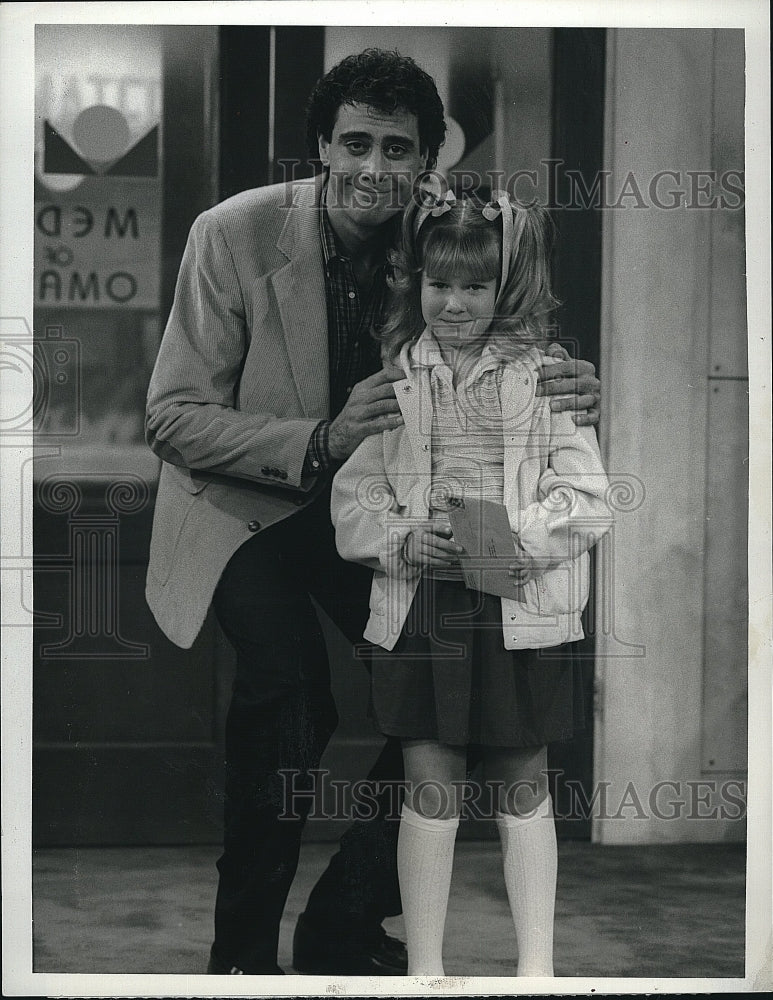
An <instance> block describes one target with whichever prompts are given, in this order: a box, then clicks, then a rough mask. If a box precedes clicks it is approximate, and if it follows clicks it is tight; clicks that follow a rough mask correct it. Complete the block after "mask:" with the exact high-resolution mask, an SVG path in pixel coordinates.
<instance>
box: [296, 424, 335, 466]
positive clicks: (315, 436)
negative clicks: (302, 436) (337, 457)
mask: <svg viewBox="0 0 773 1000" xmlns="http://www.w3.org/2000/svg"><path fill="white" fill-rule="evenodd" d="M329 438H330V421H329V420H320V422H319V423H318V424H317V426H316V427H315V428H314V430H313V431H312V432H311V437H310V438H309V443H308V445H307V447H306V458H305V460H304V462H303V474H304V475H305V476H319V475H322V474H323V473H325V472H327V471H328V470H329V469H330V467H331V465H332V459H331V458H330V450H329V447H328V441H329Z"/></svg>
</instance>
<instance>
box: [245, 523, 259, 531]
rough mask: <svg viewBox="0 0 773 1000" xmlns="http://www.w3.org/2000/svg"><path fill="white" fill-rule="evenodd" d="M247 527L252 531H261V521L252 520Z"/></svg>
mask: <svg viewBox="0 0 773 1000" xmlns="http://www.w3.org/2000/svg"><path fill="white" fill-rule="evenodd" d="M247 527H248V528H249V530H250V531H260V521H250V522H249V523H248V525H247Z"/></svg>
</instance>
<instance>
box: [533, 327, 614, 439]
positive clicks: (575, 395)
mask: <svg viewBox="0 0 773 1000" xmlns="http://www.w3.org/2000/svg"><path fill="white" fill-rule="evenodd" d="M545 353H546V354H548V355H549V356H550V357H552V358H559V359H560V360H559V362H558V363H557V364H556V363H555V362H554V363H552V364H548V365H545V366H544V367H543V368H542V371H541V373H540V376H539V382H538V383H537V395H538V396H556V395H558V396H563V397H564V398H563V399H552V400H551V401H550V408H551V410H554V411H559V410H574V411H575V412H574V413H573V414H572V417H573V419H574V422H575V423H576V424H579V425H580V426H582V425H585V424H597V423H598V422H599V401H600V400H601V382H599V380H598V378H596V369H595V367H594V366H593V365H592V364H591V362H590V361H582V360H579V361H574V360H573V359H572V358H570V357H569V355H568V353H567V352H566V351H565V350H564V348H563V347H561V345H560V344H551V345H550V347H548V349H547V351H546V352H545Z"/></svg>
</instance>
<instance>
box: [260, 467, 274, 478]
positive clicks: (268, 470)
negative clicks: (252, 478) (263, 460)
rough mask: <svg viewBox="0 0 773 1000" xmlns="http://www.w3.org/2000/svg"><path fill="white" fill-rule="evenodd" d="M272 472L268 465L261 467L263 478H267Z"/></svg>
mask: <svg viewBox="0 0 773 1000" xmlns="http://www.w3.org/2000/svg"><path fill="white" fill-rule="evenodd" d="M270 472H271V469H269V467H268V466H267V465H261V467H260V474H261V476H267V475H268V474H269V473H270Z"/></svg>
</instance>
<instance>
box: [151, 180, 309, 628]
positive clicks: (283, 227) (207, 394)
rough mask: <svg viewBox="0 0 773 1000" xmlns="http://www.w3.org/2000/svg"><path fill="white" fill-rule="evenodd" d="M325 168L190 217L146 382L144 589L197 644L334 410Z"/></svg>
mask: <svg viewBox="0 0 773 1000" xmlns="http://www.w3.org/2000/svg"><path fill="white" fill-rule="evenodd" d="M319 194H320V184H319V181H317V182H314V181H301V182H299V183H294V184H290V185H275V186H272V187H266V188H259V189H257V190H253V191H245V192H243V193H242V194H239V195H236V196H235V197H233V198H230V199H228V200H227V201H224V202H223V203H221V204H220V205H216V206H215V207H214V208H212V209H210V210H209V211H206V212H204V213H203V214H202V215H201V216H199V218H198V219H197V220H196V221H195V222H194V224H193V227H192V229H191V232H190V236H189V238H188V243H187V246H186V249H185V254H184V256H183V260H182V265H181V267H180V274H179V278H178V281H177V288H176V292H175V299H174V305H173V307H172V311H171V313H170V316H169V321H168V323H167V327H166V331H165V333H164V337H163V340H162V343H161V348H160V351H159V354H158V359H157V361H156V365H155V369H154V371H153V376H152V379H151V382H150V388H149V391H148V401H147V420H146V437H147V441H148V444H149V445H150V447H151V448H152V449H153V451H154V452H155V453H156V454H157V455H158V456H159V457H160V458H161V459H162V460H163V464H162V469H161V478H160V481H159V487H158V498H157V501H156V509H155V516H154V520H153V536H152V540H151V547H150V561H149V566H148V575H147V586H146V599H147V602H148V604H149V606H150V608H151V610H152V611H153V614H154V616H155V618H156V621H157V622H158V624H159V626H160V627H161V629H162V630H163V631H164V632H165V633H166V635H167V636H168V637H169V638H170V639H171V640H172V641H173V642H175V643H177V645H179V646H182V647H183V648H188V647H190V646H191V645H192V643H193V641H194V639H195V638H196V635H197V634H198V632H199V629H200V628H201V625H202V622H203V621H204V618H205V616H206V613H207V609H208V607H209V605H210V602H211V599H212V594H213V593H214V590H215V587H216V586H217V582H218V580H219V579H220V575H221V573H222V571H223V569H224V568H225V565H226V563H227V562H228V560H229V559H230V557H231V556H232V555H233V553H234V552H235V551H236V549H238V548H239V546H240V545H241V544H242V543H243V542H244V541H246V540H247V539H248V538H250V537H252V535H253V534H254V532H255V531H258V530H261V529H262V528H265V527H267V526H268V525H270V524H273V523H274V522H276V521H279V520H281V519H282V518H285V517H289V516H291V515H292V514H294V513H296V512H297V511H298V510H299V509H300V507H302V506H304V505H305V504H306V503H307V502H309V501H310V500H311V499H313V498H314V497H315V496H316V495H317V494H318V492H319V490H320V488H321V486H320V484H319V483H318V482H317V481H316V480H315V479H314V478H311V477H303V475H302V469H303V462H304V458H305V456H306V449H307V445H308V442H309V438H310V437H311V434H312V431H313V430H314V428H315V426H316V425H317V423H318V421H319V420H321V419H323V418H325V417H327V416H328V343H327V314H326V304H325V283H324V270H323V267H324V265H323V256H322V246H321V243H320V235H319Z"/></svg>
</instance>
